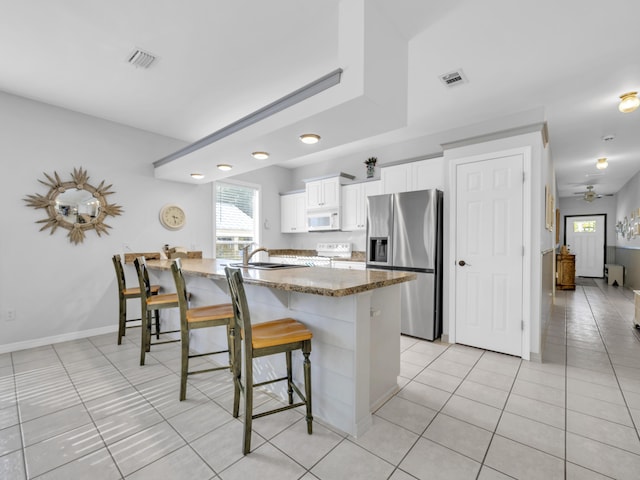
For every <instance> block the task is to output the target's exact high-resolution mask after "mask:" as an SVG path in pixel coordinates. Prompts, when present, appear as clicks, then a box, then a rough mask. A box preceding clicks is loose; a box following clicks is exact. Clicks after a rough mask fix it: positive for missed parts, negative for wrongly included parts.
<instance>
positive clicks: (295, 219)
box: [280, 192, 307, 233]
mask: <svg viewBox="0 0 640 480" xmlns="http://www.w3.org/2000/svg"><path fill="white" fill-rule="evenodd" d="M280 231H281V232H282V233H300V232H306V231H307V205H306V192H299V193H289V194H285V195H280Z"/></svg>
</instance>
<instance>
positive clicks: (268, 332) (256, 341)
mask: <svg viewBox="0 0 640 480" xmlns="http://www.w3.org/2000/svg"><path fill="white" fill-rule="evenodd" d="M225 274H226V276H227V281H228V283H229V293H230V294H231V300H232V302H233V309H234V325H233V329H232V336H233V338H232V339H233V342H234V346H233V358H232V361H233V369H232V372H233V377H234V395H233V416H234V417H236V418H237V417H238V415H239V410H240V395H241V394H243V395H244V434H243V445H242V453H244V454H245V455H246V454H247V453H249V452H250V451H251V430H252V422H253V420H254V419H256V418H260V417H264V416H266V415H271V414H274V413H278V412H282V411H285V410H290V409H292V408H297V407H300V406H303V405H304V406H306V421H307V433H309V434H311V433H313V423H312V422H313V415H312V413H311V362H310V361H309V355H310V353H311V338H312V337H313V334H312V332H311V331H310V330H309V329H308V328H307V327H305V326H304V324H302V323H301V322H299V321H297V320H295V319H293V318H281V319H278V320H272V321H268V322H264V323H259V324H257V325H252V324H251V318H250V313H249V307H248V304H247V298H246V295H245V291H244V285H243V280H242V273H241V272H240V269H237V268H230V267H225ZM236 330H239V331H240V334H239V335H237V334H236ZM241 342H244V349H242V348H241V345H240V343H241ZM243 350H244V365H245V370H246V371H245V372H244V380H243V372H242V367H241V361H240V355H241V352H242V351H243ZM294 350H301V351H302V355H303V356H304V361H303V367H304V368H303V370H304V390H305V393H304V394H302V392H301V391H300V389H299V388H298V387H297V385H296V384H295V383H294V382H293V368H292V358H291V352H293V351H294ZM276 353H284V354H285V359H286V364H287V373H286V376H285V377H281V378H274V379H270V380H266V381H263V382H260V383H255V382H254V380H253V359H254V358H258V357H263V356H267V355H273V354H276ZM279 381H286V382H287V395H288V397H289V398H288V400H289V404H288V405H286V406H284V407H280V408H274V409H272V410H268V411H265V412H260V413H257V414H254V413H253V389H254V388H255V387H259V386H263V385H268V384H271V383H275V382H279ZM294 392H295V393H296V395H297V396H298V398H299V399H300V401H299V402H297V403H293V393H294Z"/></svg>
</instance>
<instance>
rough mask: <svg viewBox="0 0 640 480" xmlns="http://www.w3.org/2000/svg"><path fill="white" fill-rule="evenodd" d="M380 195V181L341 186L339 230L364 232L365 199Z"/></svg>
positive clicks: (365, 224) (365, 219) (365, 218)
mask: <svg viewBox="0 0 640 480" xmlns="http://www.w3.org/2000/svg"><path fill="white" fill-rule="evenodd" d="M380 193H382V189H381V182H380V180H375V181H372V182H363V183H356V184H353V185H345V186H343V187H342V219H341V222H342V228H341V230H343V231H346V232H351V231H356V230H364V229H365V228H366V226H367V197H369V196H371V195H379V194H380Z"/></svg>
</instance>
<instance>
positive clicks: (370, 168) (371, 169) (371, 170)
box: [367, 163, 376, 178]
mask: <svg viewBox="0 0 640 480" xmlns="http://www.w3.org/2000/svg"><path fill="white" fill-rule="evenodd" d="M375 173H376V166H375V165H374V164H373V163H367V178H372V177H373V176H374V175H375Z"/></svg>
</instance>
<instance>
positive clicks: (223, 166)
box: [217, 163, 233, 172]
mask: <svg viewBox="0 0 640 480" xmlns="http://www.w3.org/2000/svg"><path fill="white" fill-rule="evenodd" d="M217 167H218V170H222V171H223V172H228V171H229V170H231V169H232V168H233V167H232V166H231V165H229V164H228V163H219V164H218V165H217Z"/></svg>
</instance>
